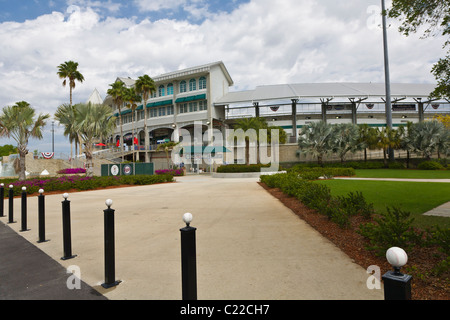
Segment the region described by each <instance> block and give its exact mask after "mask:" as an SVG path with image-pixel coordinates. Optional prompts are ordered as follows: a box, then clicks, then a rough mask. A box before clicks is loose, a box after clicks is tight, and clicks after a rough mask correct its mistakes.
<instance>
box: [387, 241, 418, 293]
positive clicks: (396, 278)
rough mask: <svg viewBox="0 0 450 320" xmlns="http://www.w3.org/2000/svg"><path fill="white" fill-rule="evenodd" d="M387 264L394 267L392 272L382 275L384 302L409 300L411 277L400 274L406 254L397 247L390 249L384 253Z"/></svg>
mask: <svg viewBox="0 0 450 320" xmlns="http://www.w3.org/2000/svg"><path fill="white" fill-rule="evenodd" d="M386 258H387V260H388V262H389V263H390V264H391V265H392V266H393V267H394V271H388V272H387V273H386V274H385V275H383V277H382V279H383V282H384V299H385V300H411V280H412V277H411V276H410V275H407V274H403V273H401V272H400V268H401V267H403V266H404V265H405V264H406V262H407V261H408V256H407V255H406V252H405V251H404V250H403V249H401V248H397V247H393V248H390V249H389V250H388V251H387V253H386Z"/></svg>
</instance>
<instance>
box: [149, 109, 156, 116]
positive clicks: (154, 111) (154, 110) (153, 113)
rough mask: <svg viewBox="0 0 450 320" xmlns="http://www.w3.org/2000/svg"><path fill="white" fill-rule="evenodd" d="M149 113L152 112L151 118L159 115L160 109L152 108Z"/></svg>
mask: <svg viewBox="0 0 450 320" xmlns="http://www.w3.org/2000/svg"><path fill="white" fill-rule="evenodd" d="M149 113H150V118H155V117H157V116H158V109H156V108H152V109H150V110H149Z"/></svg>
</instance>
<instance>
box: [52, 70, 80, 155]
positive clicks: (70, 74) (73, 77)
mask: <svg viewBox="0 0 450 320" xmlns="http://www.w3.org/2000/svg"><path fill="white" fill-rule="evenodd" d="M57 74H58V76H59V78H60V79H64V81H63V83H62V85H63V87H65V86H66V85H67V80H69V92H70V106H71V107H72V106H73V103H72V91H73V89H75V86H76V81H79V82H81V83H82V82H83V81H84V76H83V75H82V74H81V73H80V72H79V71H78V62H74V61H66V62H64V63H62V64H60V65H59V66H58V72H57ZM78 140H79V139H78ZM70 158H71V159H72V158H73V154H72V143H71V144H70Z"/></svg>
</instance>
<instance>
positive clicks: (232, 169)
mask: <svg viewBox="0 0 450 320" xmlns="http://www.w3.org/2000/svg"><path fill="white" fill-rule="evenodd" d="M268 167H270V165H266V164H227V165H223V166H220V167H218V168H217V172H218V173H240V172H260V171H261V168H268Z"/></svg>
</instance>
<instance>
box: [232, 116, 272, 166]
mask: <svg viewBox="0 0 450 320" xmlns="http://www.w3.org/2000/svg"><path fill="white" fill-rule="evenodd" d="M267 128H268V126H267V123H266V120H265V119H263V118H258V117H254V118H243V119H239V120H237V121H236V124H235V126H234V129H238V130H237V131H235V136H236V137H237V138H238V139H243V138H245V164H247V165H249V164H250V140H252V141H251V142H253V143H256V144H257V160H256V162H257V163H258V162H259V150H258V149H259V129H267Z"/></svg>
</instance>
